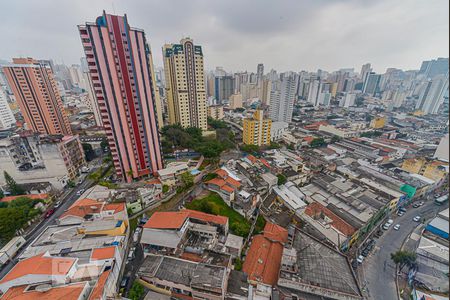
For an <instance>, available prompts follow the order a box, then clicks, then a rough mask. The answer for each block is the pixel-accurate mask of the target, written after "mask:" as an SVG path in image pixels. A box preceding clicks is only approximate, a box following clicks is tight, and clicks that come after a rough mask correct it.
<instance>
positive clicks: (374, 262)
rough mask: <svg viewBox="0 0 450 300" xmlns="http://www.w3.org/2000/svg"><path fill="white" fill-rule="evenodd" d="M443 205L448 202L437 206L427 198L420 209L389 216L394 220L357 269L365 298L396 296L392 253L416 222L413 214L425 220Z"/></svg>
mask: <svg viewBox="0 0 450 300" xmlns="http://www.w3.org/2000/svg"><path fill="white" fill-rule="evenodd" d="M446 207H448V204H447V205H446V206H437V205H435V204H434V202H433V201H426V202H425V204H424V205H423V206H421V207H419V208H412V206H410V207H409V208H407V211H406V213H405V214H404V215H403V216H402V217H399V216H397V215H395V216H391V218H392V219H393V220H394V223H393V224H392V226H391V227H390V228H389V229H388V230H387V231H385V233H384V234H383V235H382V236H381V237H380V238H379V239H378V240H377V243H376V246H375V248H374V250H373V251H372V253H370V254H369V256H368V257H367V258H366V259H365V260H364V262H363V264H362V265H360V266H359V267H358V269H357V274H358V277H359V279H360V285H361V289H362V290H363V291H365V293H364V294H365V296H366V298H367V299H386V300H388V299H398V296H397V291H396V286H395V271H396V269H395V264H394V263H393V262H392V260H391V253H393V252H395V251H397V250H399V249H400V247H401V245H402V243H403V241H404V240H405V239H406V238H407V237H408V236H409V234H410V233H411V232H412V231H413V230H414V228H416V227H417V225H418V224H419V223H417V222H414V221H413V220H412V219H413V218H414V217H415V216H417V215H420V216H421V217H422V218H425V219H426V221H428V220H429V219H431V218H432V217H434V216H435V215H436V214H437V213H438V212H439V211H441V210H443V209H445V208H446ZM396 224H400V229H399V230H398V231H396V230H394V229H393V227H394V225H396Z"/></svg>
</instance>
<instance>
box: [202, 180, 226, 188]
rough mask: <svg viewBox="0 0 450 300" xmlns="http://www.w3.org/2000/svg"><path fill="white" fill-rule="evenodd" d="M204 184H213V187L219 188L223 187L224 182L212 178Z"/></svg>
mask: <svg viewBox="0 0 450 300" xmlns="http://www.w3.org/2000/svg"><path fill="white" fill-rule="evenodd" d="M205 183H206V184H214V185H217V186H219V187H221V186H223V185H224V184H225V180H223V179H221V178H213V179H211V180H208V181H207V182H205Z"/></svg>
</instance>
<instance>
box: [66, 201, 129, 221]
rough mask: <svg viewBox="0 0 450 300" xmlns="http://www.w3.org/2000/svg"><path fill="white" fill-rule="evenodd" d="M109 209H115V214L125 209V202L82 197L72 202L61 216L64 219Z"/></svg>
mask: <svg viewBox="0 0 450 300" xmlns="http://www.w3.org/2000/svg"><path fill="white" fill-rule="evenodd" d="M107 210H112V211H114V214H116V213H119V212H121V211H124V210H125V203H106V202H99V201H97V200H93V199H87V198H85V199H80V200H78V201H76V202H75V203H74V204H72V206H71V207H69V209H68V210H67V211H65V212H64V213H63V214H62V215H61V217H59V218H60V219H63V218H65V217H67V216H74V217H80V218H84V217H85V216H86V215H90V214H94V213H101V212H102V211H107Z"/></svg>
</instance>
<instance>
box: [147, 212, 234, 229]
mask: <svg viewBox="0 0 450 300" xmlns="http://www.w3.org/2000/svg"><path fill="white" fill-rule="evenodd" d="M187 218H192V219H197V220H202V221H205V222H210V223H215V224H220V225H225V224H227V223H228V218H227V217H223V216H216V215H211V214H207V213H204V212H201V211H196V210H190V209H184V210H182V211H177V212H173V211H164V212H163V211H158V212H155V213H154V214H153V215H152V216H151V217H150V219H149V220H148V221H147V223H145V225H144V226H143V227H144V228H153V229H179V228H181V226H183V224H184V222H185V221H186V219H187Z"/></svg>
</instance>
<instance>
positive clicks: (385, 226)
mask: <svg viewBox="0 0 450 300" xmlns="http://www.w3.org/2000/svg"><path fill="white" fill-rule="evenodd" d="M389 227H391V224H389V223H388V222H386V223H384V225H383V229H384V230H388V229H389Z"/></svg>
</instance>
